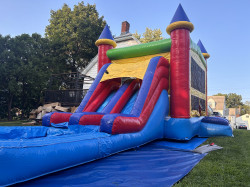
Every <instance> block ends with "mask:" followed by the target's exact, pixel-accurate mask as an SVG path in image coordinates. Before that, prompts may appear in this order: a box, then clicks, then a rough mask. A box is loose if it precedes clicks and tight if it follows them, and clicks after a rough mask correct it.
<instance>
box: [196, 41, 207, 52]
mask: <svg viewBox="0 0 250 187" xmlns="http://www.w3.org/2000/svg"><path fill="white" fill-rule="evenodd" d="M197 45H198V46H199V47H200V49H201V52H202V53H207V50H206V49H205V47H204V45H203V44H202V42H201V40H199V41H198V43H197Z"/></svg>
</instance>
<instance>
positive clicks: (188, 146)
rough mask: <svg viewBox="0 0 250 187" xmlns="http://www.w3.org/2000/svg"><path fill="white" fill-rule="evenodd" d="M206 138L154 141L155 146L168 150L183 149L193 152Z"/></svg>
mask: <svg viewBox="0 0 250 187" xmlns="http://www.w3.org/2000/svg"><path fill="white" fill-rule="evenodd" d="M206 140H207V138H198V137H195V138H192V139H191V140H188V141H177V140H176V141H175V140H167V141H155V142H154V144H155V145H162V146H166V147H169V148H174V149H185V150H190V151H191V150H194V149H195V148H196V147H198V146H199V145H201V144H202V143H203V142H205V141H206Z"/></svg>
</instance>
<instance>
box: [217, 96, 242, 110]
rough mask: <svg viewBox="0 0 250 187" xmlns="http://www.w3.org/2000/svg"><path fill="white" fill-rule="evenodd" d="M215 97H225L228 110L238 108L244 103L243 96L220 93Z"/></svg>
mask: <svg viewBox="0 0 250 187" xmlns="http://www.w3.org/2000/svg"><path fill="white" fill-rule="evenodd" d="M215 96H225V99H226V107H227V108H238V107H239V106H242V105H243V103H242V102H241V101H242V96H241V95H238V94H236V93H229V94H223V93H218V94H215Z"/></svg>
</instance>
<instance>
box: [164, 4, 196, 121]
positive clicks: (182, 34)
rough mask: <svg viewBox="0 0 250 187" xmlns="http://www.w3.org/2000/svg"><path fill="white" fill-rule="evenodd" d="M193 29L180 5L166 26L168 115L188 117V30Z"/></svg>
mask: <svg viewBox="0 0 250 187" xmlns="http://www.w3.org/2000/svg"><path fill="white" fill-rule="evenodd" d="M193 29H194V26H193V24H192V23H191V22H190V21H189V19H188V17H187V15H186V13H185V12H184V10H183V8H182V6H181V5H179V7H178V8H177V10H176V12H175V15H174V17H173V19H172V21H171V23H170V25H169V26H168V27H167V33H168V34H170V36H171V40H172V44H171V51H170V115H171V117H173V118H190V32H192V30H193Z"/></svg>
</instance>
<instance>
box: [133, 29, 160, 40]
mask: <svg viewBox="0 0 250 187" xmlns="http://www.w3.org/2000/svg"><path fill="white" fill-rule="evenodd" d="M133 36H134V37H135V38H137V39H138V40H139V41H140V42H141V43H148V42H153V41H158V40H162V39H164V38H163V37H162V32H161V30H160V29H154V30H152V29H150V28H148V27H147V28H146V31H145V32H144V33H143V37H141V35H140V34H138V33H137V31H136V32H135V34H133Z"/></svg>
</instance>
